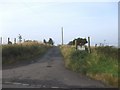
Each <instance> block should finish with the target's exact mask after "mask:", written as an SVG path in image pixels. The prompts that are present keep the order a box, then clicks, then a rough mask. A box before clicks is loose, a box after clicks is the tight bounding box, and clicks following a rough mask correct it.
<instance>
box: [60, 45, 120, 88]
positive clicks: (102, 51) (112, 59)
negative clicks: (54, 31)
mask: <svg viewBox="0 0 120 90" xmlns="http://www.w3.org/2000/svg"><path fill="white" fill-rule="evenodd" d="M60 49H61V53H62V55H63V57H64V62H65V67H66V68H68V69H69V70H72V71H74V72H77V73H82V74H84V75H86V76H89V77H91V78H93V79H95V80H100V81H102V82H103V83H105V84H108V85H111V86H113V87H118V85H119V83H118V79H119V76H118V75H119V74H118V52H117V51H118V49H116V48H113V47H109V46H107V47H97V48H94V47H92V48H91V51H92V52H91V53H90V54H89V53H88V52H87V51H79V50H75V47H74V46H68V45H64V46H60ZM119 86H120V85H119Z"/></svg>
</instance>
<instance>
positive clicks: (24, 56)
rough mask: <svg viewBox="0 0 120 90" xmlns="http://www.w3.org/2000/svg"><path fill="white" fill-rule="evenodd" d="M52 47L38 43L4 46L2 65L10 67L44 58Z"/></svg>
mask: <svg viewBox="0 0 120 90" xmlns="http://www.w3.org/2000/svg"><path fill="white" fill-rule="evenodd" d="M49 48H50V46H48V45H44V44H42V43H38V42H25V43H21V44H13V45H2V64H3V65H10V64H13V63H16V62H21V61H30V60H32V59H34V58H36V57H39V56H42V55H43V54H44V53H45V52H46V51H47V50H48V49H49Z"/></svg>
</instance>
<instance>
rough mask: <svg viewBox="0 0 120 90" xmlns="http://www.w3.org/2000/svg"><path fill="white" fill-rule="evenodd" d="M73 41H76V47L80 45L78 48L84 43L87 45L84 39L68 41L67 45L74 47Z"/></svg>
mask: <svg viewBox="0 0 120 90" xmlns="http://www.w3.org/2000/svg"><path fill="white" fill-rule="evenodd" d="M75 41H77V45H80V46H83V45H85V44H86V43H88V41H87V39H86V38H77V39H74V40H73V41H70V42H69V43H68V45H75Z"/></svg>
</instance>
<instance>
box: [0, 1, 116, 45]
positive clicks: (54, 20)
mask: <svg viewBox="0 0 120 90" xmlns="http://www.w3.org/2000/svg"><path fill="white" fill-rule="evenodd" d="M70 1H71V2H70ZM70 1H69V2H48V1H46V2H39V1H38V0H35V1H33V0H25V1H24V0H22V1H19V0H16V1H15V0H7V1H5V0H1V1H0V30H1V36H2V37H3V42H4V43H5V42H6V41H7V37H10V38H11V41H13V39H14V38H18V34H21V35H22V37H23V39H26V40H27V39H29V40H38V41H43V39H46V40H48V39H49V38H50V37H51V38H53V40H54V42H55V43H56V44H61V27H62V26H63V28H64V43H68V42H69V41H70V40H73V39H74V38H77V37H85V38H87V37H88V36H90V37H91V44H92V45H94V44H96V43H97V44H99V43H104V40H106V42H105V43H106V44H110V45H117V43H118V3H117V2H107V1H108V0H106V2H93V0H92V1H91V2H87V0H85V1H86V2H77V0H75V1H74V2H73V1H72V0H70ZM98 1H99V0H98ZM104 1H105V0H104ZM109 1H110V0H109ZM111 1H114V0H111ZM115 1H117V0H115Z"/></svg>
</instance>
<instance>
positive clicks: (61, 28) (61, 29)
mask: <svg viewBox="0 0 120 90" xmlns="http://www.w3.org/2000/svg"><path fill="white" fill-rule="evenodd" d="M61 30H62V45H63V27H62V28H61Z"/></svg>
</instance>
